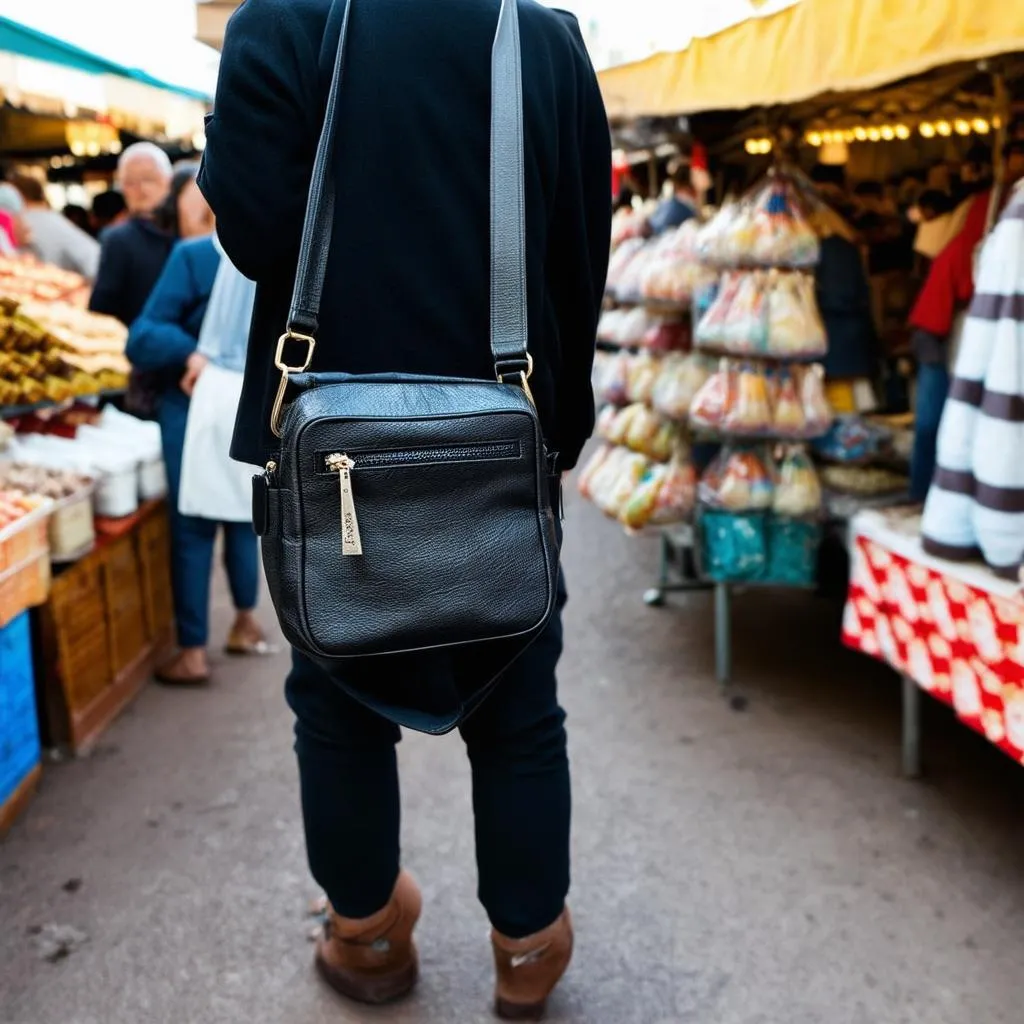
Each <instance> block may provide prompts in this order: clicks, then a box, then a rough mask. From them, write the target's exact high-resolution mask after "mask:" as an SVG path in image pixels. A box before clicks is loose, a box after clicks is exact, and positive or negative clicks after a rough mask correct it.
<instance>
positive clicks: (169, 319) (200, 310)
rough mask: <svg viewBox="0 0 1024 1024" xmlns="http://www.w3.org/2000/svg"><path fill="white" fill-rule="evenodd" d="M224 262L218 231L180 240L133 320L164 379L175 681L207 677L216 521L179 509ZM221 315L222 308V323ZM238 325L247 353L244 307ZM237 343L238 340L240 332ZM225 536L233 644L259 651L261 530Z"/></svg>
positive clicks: (139, 358) (230, 531) (160, 407)
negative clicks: (207, 324)
mask: <svg viewBox="0 0 1024 1024" xmlns="http://www.w3.org/2000/svg"><path fill="white" fill-rule="evenodd" d="M220 263H221V257H220V253H219V251H218V248H217V246H216V244H215V242H214V239H213V236H211V235H207V236H205V237H199V238H192V239H187V240H185V241H182V242H179V243H178V245H177V246H176V247H175V248H174V250H173V252H172V253H171V256H170V259H168V261H167V265H166V266H165V268H164V271H163V273H162V274H161V276H160V278H159V280H158V281H157V284H156V287H155V288H154V289H153V293H152V294H151V295H150V297H149V301H148V302H147V303H146V306H145V309H144V310H143V311H142V315H141V316H140V317H139V318H138V319H137V320H136V321H135V323H134V324H133V325H132V329H131V332H130V334H129V338H128V347H127V351H126V354H127V356H128V358H129V360H130V361H131V363H132V365H133V366H134V367H135V368H137V369H139V370H142V371H144V372H145V373H146V374H147V375H148V377H149V379H150V380H151V381H153V382H154V383H158V384H159V392H158V397H157V410H156V411H157V420H158V422H159V423H160V431H161V435H162V438H163V449H164V461H165V462H166V463H167V478H168V484H169V491H170V502H171V558H172V582H173V587H174V612H175V619H176V622H177V629H178V647H179V650H178V653H177V654H176V655H175V656H174V657H173V658H172V659H171V661H170V662H168V663H167V664H166V665H164V666H162V667H161V668H160V669H159V670H158V671H157V673H156V678H157V680H159V681H160V682H162V683H165V684H167V685H172V686H195V685H199V684H202V683H205V682H207V681H208V680H209V677H210V666H209V661H208V659H207V652H206V648H207V642H208V634H209V606H210V573H211V567H212V563H213V551H214V543H215V541H216V537H217V530H218V525H219V524H218V523H217V522H216V521H213V520H211V519H203V518H199V517H196V516H191V515H182V513H181V511H180V508H179V499H180V490H181V479H182V458H183V452H184V447H185V435H186V429H187V424H188V418H189V403H190V398H191V394H192V391H193V388H194V387H195V385H196V381H197V380H198V379H199V376H200V374H201V373H202V371H203V369H204V367H205V366H206V363H207V359H208V357H207V356H204V355H201V354H199V353H198V352H197V351H196V350H197V347H198V344H199V338H200V334H201V331H202V328H203V323H204V320H205V318H206V315H207V310H208V305H209V302H210V297H211V293H212V291H213V287H214V282H215V280H216V278H217V273H218V267H219V266H220ZM222 301H223V300H222ZM223 320H224V317H223V312H221V313H219V314H218V321H217V322H218V323H223ZM236 327H237V333H238V335H239V336H240V337H241V338H242V339H243V352H244V339H245V337H246V332H247V330H248V321H247V318H246V316H245V313H244V311H242V312H240V313H238V314H237V323H236ZM208 344H212V343H211V342H208ZM234 344H235V346H237V345H238V340H237V337H236V338H235V340H234ZM209 457H210V459H211V463H212V464H213V465H214V466H220V465H222V460H223V459H226V457H227V450H226V449H225V451H224V452H223V453H220V455H219V457H218V453H215V452H210V453H209ZM235 472H236V474H237V469H236V470H235ZM224 535H225V544H224V559H225V567H226V569H227V574H228V581H229V583H230V585H231V593H232V597H233V598H234V601H235V607H236V608H237V609H238V611H237V615H236V618H235V622H234V625H233V626H232V628H231V632H230V634H229V638H228V650H229V651H230V652H231V653H233V654H247V653H261V652H262V651H263V650H264V649H265V647H266V645H265V643H264V639H263V634H262V632H261V631H260V629H259V626H258V625H257V624H256V621H255V618H254V617H253V610H254V609H255V607H256V599H257V586H258V579H259V560H258V551H257V542H256V535H255V534H254V533H253V530H252V525H251V523H250V522H230V523H225V524H224Z"/></svg>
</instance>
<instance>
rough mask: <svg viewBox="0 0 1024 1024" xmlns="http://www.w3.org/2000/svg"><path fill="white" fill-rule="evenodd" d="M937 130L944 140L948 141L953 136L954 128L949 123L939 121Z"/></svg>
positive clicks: (936, 126)
mask: <svg viewBox="0 0 1024 1024" xmlns="http://www.w3.org/2000/svg"><path fill="white" fill-rule="evenodd" d="M935 130H936V131H937V132H938V133H939V134H940V135H941V136H942V137H943V138H944V139H948V138H949V137H950V135H952V134H953V126H952V125H951V124H950V123H949V122H948V121H937V122H936V124H935Z"/></svg>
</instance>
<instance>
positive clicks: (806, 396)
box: [794, 363, 835, 437]
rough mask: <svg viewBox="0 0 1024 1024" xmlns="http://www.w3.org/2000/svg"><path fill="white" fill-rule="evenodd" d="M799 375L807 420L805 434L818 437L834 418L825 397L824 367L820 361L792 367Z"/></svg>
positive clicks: (825, 431) (801, 398)
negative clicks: (809, 364)
mask: <svg viewBox="0 0 1024 1024" xmlns="http://www.w3.org/2000/svg"><path fill="white" fill-rule="evenodd" d="M794 373H795V374H798V375H799V381H800V401H801V403H802V405H803V407H804V419H805V420H806V422H807V436H808V437H820V436H821V435H822V434H825V433H827V432H828V429H829V428H830V427H831V426H832V421H833V420H834V419H835V414H834V413H833V412H832V406H830V405H829V403H828V399H827V398H826V397H825V367H824V366H822V365H821V364H820V363H815V364H814V365H813V366H805V367H799V368H796V367H795V368H794Z"/></svg>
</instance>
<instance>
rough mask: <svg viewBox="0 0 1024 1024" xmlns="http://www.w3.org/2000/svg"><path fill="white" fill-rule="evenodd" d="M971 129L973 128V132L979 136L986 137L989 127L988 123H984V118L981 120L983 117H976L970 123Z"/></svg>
mask: <svg viewBox="0 0 1024 1024" xmlns="http://www.w3.org/2000/svg"><path fill="white" fill-rule="evenodd" d="M971 127H972V128H973V129H974V130H975V131H976V132H977V133H978V134H979V135H988V133H989V127H990V126H989V123H988V121H986V120H985V118H983V117H976V118H975V119H974V120H973V121H972V122H971Z"/></svg>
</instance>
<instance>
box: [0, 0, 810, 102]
mask: <svg viewBox="0 0 1024 1024" xmlns="http://www.w3.org/2000/svg"><path fill="white" fill-rule="evenodd" d="M423 2H426V3H442V2H443V0H423ZM542 2H550V5H551V6H557V7H563V8H567V9H569V10H572V11H573V13H574V14H576V15H577V17H578V18H579V19H580V22H581V24H582V26H583V28H584V30H585V31H586V30H587V29H588V26H589V25H590V24H591V23H592V22H596V23H598V24H599V26H600V32H599V36H598V38H599V41H600V45H599V46H598V47H595V53H594V56H595V61H596V62H598V63H601V62H602V60H603V59H606V58H607V55H608V54H609V53H612V54H613V55H614V56H615V57H617V58H618V59H621V60H633V59H637V58H640V57H643V56H646V55H647V54H648V53H651V52H652V51H653V50H656V49H661V50H674V49H681V48H682V47H684V46H686V44H687V43H688V41H689V40H690V38H692V37H693V36H701V35H708V34H710V33H712V32H715V31H717V30H719V29H721V28H724V27H725V26H726V25H728V24H731V23H732V22H734V21H736V20H739V19H741V18H743V17H745V16H747V15H749V14H750V13H751V12H752V11H753V9H754V6H756V4H755V3H752V2H751V0H542ZM791 2H792V0H767V2H766V3H764V4H763V5H762V9H775V8H777V7H779V6H785V5H786V4H788V3H791ZM0 15H3V16H4V17H7V18H11V19H13V20H14V21H18V22H21V23H22V24H25V25H29V26H31V27H32V28H36V29H39V30H41V31H43V32H47V33H49V34H50V35H54V36H57V37H59V38H61V39H64V40H66V41H67V42H70V43H74V44H75V45H76V46H81V47H83V48H84V49H86V50H89V51H91V52H93V53H97V54H100V55H101V56H103V57H107V58H109V59H111V60H116V61H118V62H119V63H122V64H127V65H129V66H130V67H138V68H141V69H142V70H144V71H148V72H149V73H150V74H151V75H155V76H156V77H158V78H162V79H165V80H166V81H170V82H173V83H175V84H178V85H185V86H189V87H191V88H194V89H202V90H206V91H208V92H212V91H213V86H214V83H215V82H216V76H217V55H216V54H215V53H214V52H213V51H212V50H210V49H208V48H207V47H205V46H203V45H202V44H201V43H197V42H196V41H195V39H194V38H193V37H194V33H195V6H194V3H193V0H0Z"/></svg>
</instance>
